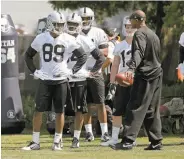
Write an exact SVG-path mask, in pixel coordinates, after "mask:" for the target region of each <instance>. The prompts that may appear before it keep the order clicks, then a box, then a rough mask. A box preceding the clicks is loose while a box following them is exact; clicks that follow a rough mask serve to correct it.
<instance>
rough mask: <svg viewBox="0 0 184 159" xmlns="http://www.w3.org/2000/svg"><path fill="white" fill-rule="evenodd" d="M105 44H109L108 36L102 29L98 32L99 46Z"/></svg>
mask: <svg viewBox="0 0 184 159" xmlns="http://www.w3.org/2000/svg"><path fill="white" fill-rule="evenodd" d="M104 44H108V37H107V34H106V33H105V32H104V31H103V30H102V29H100V30H99V31H98V46H100V45H104Z"/></svg>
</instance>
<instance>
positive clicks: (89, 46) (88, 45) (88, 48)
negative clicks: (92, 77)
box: [67, 35, 96, 82]
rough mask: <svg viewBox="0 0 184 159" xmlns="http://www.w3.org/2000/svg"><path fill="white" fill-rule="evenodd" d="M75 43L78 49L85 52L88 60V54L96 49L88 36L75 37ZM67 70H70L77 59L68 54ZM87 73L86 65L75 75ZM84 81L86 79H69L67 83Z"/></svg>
mask: <svg viewBox="0 0 184 159" xmlns="http://www.w3.org/2000/svg"><path fill="white" fill-rule="evenodd" d="M76 42H77V44H78V45H80V47H82V48H83V50H84V51H85V53H86V54H87V56H88V58H89V56H90V53H91V52H92V51H93V50H94V49H95V48H96V47H95V45H94V43H93V42H92V40H91V39H90V38H89V37H88V36H84V35H78V36H77V37H76ZM67 62H68V69H72V68H73V66H74V65H75V64H76V62H77V58H76V57H75V55H74V54H73V53H72V52H70V53H69V59H68V61H67ZM85 72H87V69H86V63H85V64H84V65H83V66H82V68H81V69H80V70H79V71H78V72H77V74H80V73H81V74H82V73H85ZM83 80H86V78H82V79H80V78H78V79H77V78H71V79H70V80H69V81H70V82H76V81H83Z"/></svg>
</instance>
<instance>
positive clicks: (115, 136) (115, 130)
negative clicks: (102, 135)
mask: <svg viewBox="0 0 184 159" xmlns="http://www.w3.org/2000/svg"><path fill="white" fill-rule="evenodd" d="M119 130H120V127H115V126H113V127H112V139H113V140H118V135H119Z"/></svg>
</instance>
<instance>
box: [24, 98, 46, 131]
mask: <svg viewBox="0 0 184 159" xmlns="http://www.w3.org/2000/svg"><path fill="white" fill-rule="evenodd" d="M22 104H23V109H24V114H25V120H26V128H28V129H31V128H32V119H33V114H34V111H35V101H34V96H32V95H22ZM46 121H47V118H46V113H44V114H43V120H42V126H43V127H44V128H45V127H46Z"/></svg>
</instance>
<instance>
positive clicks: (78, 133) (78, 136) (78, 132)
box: [74, 130, 81, 140]
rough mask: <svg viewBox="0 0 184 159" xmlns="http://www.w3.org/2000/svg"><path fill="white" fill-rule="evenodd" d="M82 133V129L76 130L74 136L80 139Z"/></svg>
mask: <svg viewBox="0 0 184 159" xmlns="http://www.w3.org/2000/svg"><path fill="white" fill-rule="evenodd" d="M80 134H81V131H79V130H74V137H76V138H77V139H78V140H79V138H80Z"/></svg>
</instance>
